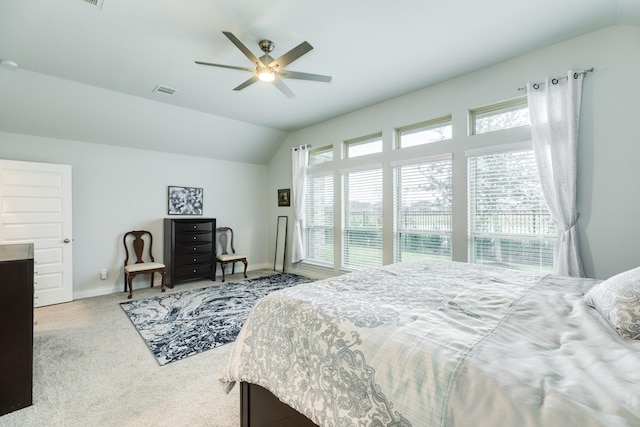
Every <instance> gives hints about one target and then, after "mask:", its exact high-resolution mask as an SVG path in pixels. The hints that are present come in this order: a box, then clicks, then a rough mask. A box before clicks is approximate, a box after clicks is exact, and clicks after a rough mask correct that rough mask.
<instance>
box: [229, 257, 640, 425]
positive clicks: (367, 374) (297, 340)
mask: <svg viewBox="0 0 640 427" xmlns="http://www.w3.org/2000/svg"><path fill="white" fill-rule="evenodd" d="M630 273H633V274H631V276H629V275H627V276H625V277H624V280H622V279H620V280H618V282H625V281H626V282H625V283H623V285H620V283H613V285H617V286H618V287H617V288H616V289H618V290H620V292H621V293H623V294H624V292H626V294H624V295H623V296H624V298H626V300H625V301H626V302H625V301H623V302H625V303H627V304H629V302H630V301H631V303H632V304H633V303H636V304H637V303H638V301H640V289H638V286H639V284H640V269H637V271H633V272H630ZM623 275H624V274H623ZM610 280H612V279H609V280H608V281H607V282H605V283H600V282H599V281H596V280H592V279H572V278H566V277H560V276H553V275H542V274H539V273H532V272H526V271H520V270H512V269H504V268H496V267H489V266H480V265H475V264H467V263H458V262H444V261H442V262H440V261H432V262H430V261H419V262H408V263H398V264H392V265H388V266H385V267H381V268H376V269H372V270H366V271H358V272H354V273H349V274H345V275H343V276H340V277H336V278H331V279H326V280H321V281H317V282H313V283H309V284H302V285H298V286H295V287H292V288H288V289H285V290H281V291H278V292H275V293H272V294H270V295H268V296H266V297H265V298H263V299H262V300H260V301H259V302H258V303H257V304H256V306H255V307H254V308H253V310H252V312H251V313H250V315H249V317H248V318H247V320H246V322H245V324H244V326H243V329H242V331H241V332H240V334H239V335H238V338H237V340H236V342H235V343H234V344H233V348H232V349H231V353H230V356H229V359H228V361H227V364H226V366H225V368H224V372H223V375H222V378H221V381H222V382H223V386H224V387H225V388H226V390H227V391H230V390H231V389H232V388H233V387H234V385H235V384H236V383H240V384H241V393H240V394H241V406H242V407H241V412H242V418H243V424H242V425H243V426H245V425H246V426H249V425H250V426H252V427H255V426H257V425H265V426H266V425H281V426H284V425H292V426H293V425H295V426H301V425H306V424H304V423H308V425H314V424H315V425H318V426H335V427H338V426H359V427H360V426H362V427H365V426H371V427H374V426H397V427H409V426H413V427H418V426H420V427H423V426H448V427H459V426H498V425H500V426H573V425H576V426H578V425H579V426H607V427H611V426H639V425H640V341H639V340H638V339H631V338H629V337H630V336H633V335H632V334H633V333H634V331H636V332H638V336H636V338H640V329H638V328H640V308H638V307H636V306H633V305H631V307H632V310H631V311H628V310H627V312H624V311H621V310H618V311H616V310H615V309H614V308H612V306H613V305H616V304H617V303H619V302H620V298H618V296H619V295H618V296H616V295H614V296H613V297H612V295H611V292H610V291H611V289H612V286H613V285H611V286H604V285H610V283H609V281H610ZM634 286H635V287H634ZM592 289H593V291H591V290H592ZM596 289H597V290H599V292H600V293H599V294H598V293H596ZM590 291H591V292H590ZM635 292H638V293H635ZM585 294H587V301H588V302H589V304H587V303H586V302H585ZM634 296H635V301H634V300H633V297H634ZM624 298H622V299H623V300H624ZM612 301H614V303H613V304H611V302H612ZM607 304H609V305H608V306H607ZM592 305H593V306H595V307H596V308H597V309H596V308H594V307H592ZM633 307H635V308H633ZM618 308H619V304H618ZM636 308H637V310H638V311H637V312H635V314H637V315H638V316H637V317H635V314H634V312H633V310H635V309H636ZM630 314H631V316H629V315H630ZM616 322H618V323H616ZM625 328H627V329H628V330H624V329H625ZM634 328H635V329H634ZM629 334H631V335H629ZM303 420H304V421H303ZM312 423H313V424H312Z"/></svg>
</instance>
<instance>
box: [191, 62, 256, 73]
mask: <svg viewBox="0 0 640 427" xmlns="http://www.w3.org/2000/svg"><path fill="white" fill-rule="evenodd" d="M195 63H196V64H200V65H211V66H213V67H222V68H231V69H232V70H242V71H251V72H252V73H253V72H254V71H255V70H254V69H253V68H247V67H236V66H235V65H223V64H213V63H211V62H202V61H195Z"/></svg>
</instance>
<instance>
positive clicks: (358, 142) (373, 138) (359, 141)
mask: <svg viewBox="0 0 640 427" xmlns="http://www.w3.org/2000/svg"><path fill="white" fill-rule="evenodd" d="M378 141H380V150H379V151H374V152H372V153H365V154H359V155H356V156H352V155H350V151H351V147H356V146H362V145H366V144H368V143H373V142H378ZM343 145H344V158H345V159H355V158H357V157H363V156H369V155H372V154H379V153H382V150H383V147H382V145H383V140H382V132H377V133H373V134H370V135H366V136H361V137H358V138H353V139H348V140H346V141H344V144H343Z"/></svg>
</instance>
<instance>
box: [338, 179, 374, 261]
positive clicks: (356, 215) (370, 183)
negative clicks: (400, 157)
mask: <svg viewBox="0 0 640 427" xmlns="http://www.w3.org/2000/svg"><path fill="white" fill-rule="evenodd" d="M342 182H343V186H342V188H343V192H342V195H343V207H344V217H343V232H342V265H343V266H344V267H346V268H349V269H360V268H364V267H375V266H379V265H382V169H371V170H365V171H358V172H348V173H344V174H343V175H342Z"/></svg>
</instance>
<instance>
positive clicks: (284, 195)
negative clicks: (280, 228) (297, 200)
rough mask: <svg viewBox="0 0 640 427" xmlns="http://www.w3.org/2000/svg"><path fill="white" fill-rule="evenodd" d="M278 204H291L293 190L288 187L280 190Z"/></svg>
mask: <svg viewBox="0 0 640 427" xmlns="http://www.w3.org/2000/svg"><path fill="white" fill-rule="evenodd" d="M278 206H291V192H290V191H289V189H288V188H283V189H281V190H278Z"/></svg>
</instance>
